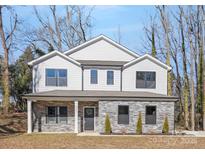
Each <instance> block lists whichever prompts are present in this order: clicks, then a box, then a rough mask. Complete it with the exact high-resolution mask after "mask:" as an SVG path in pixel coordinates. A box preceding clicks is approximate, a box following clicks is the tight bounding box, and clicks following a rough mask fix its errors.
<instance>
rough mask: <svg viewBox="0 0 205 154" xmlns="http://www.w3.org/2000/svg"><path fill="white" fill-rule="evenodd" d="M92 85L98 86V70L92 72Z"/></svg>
mask: <svg viewBox="0 0 205 154" xmlns="http://www.w3.org/2000/svg"><path fill="white" fill-rule="evenodd" d="M90 77H91V78H90V83H91V84H98V71H97V70H90Z"/></svg>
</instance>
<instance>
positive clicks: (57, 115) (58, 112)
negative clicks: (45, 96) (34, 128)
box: [45, 105, 68, 125]
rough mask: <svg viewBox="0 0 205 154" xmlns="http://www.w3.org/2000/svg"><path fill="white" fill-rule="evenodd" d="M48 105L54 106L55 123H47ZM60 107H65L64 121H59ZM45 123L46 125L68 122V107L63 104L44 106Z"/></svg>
mask: <svg viewBox="0 0 205 154" xmlns="http://www.w3.org/2000/svg"><path fill="white" fill-rule="evenodd" d="M49 107H54V108H55V110H56V112H55V116H54V118H55V123H49V120H48V118H49V115H48V112H49V110H48V109H49ZM61 107H65V108H66V111H67V112H66V120H65V121H66V122H65V123H62V122H61V120H60V108H61ZM45 123H46V124H47V125H63V124H65V125H66V124H68V107H67V106H66V105H65V106H64V105H63V106H46V121H45Z"/></svg>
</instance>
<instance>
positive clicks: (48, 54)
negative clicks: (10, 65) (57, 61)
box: [28, 50, 81, 66]
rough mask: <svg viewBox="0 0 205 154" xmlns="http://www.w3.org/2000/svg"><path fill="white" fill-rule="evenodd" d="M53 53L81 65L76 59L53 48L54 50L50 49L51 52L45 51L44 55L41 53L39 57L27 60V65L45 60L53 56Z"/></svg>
mask: <svg viewBox="0 0 205 154" xmlns="http://www.w3.org/2000/svg"><path fill="white" fill-rule="evenodd" d="M55 55H59V56H61V57H63V58H65V59H67V60H68V61H70V62H72V63H74V64H76V65H78V66H80V65H81V64H80V63H79V62H77V61H76V60H74V59H73V58H71V57H68V56H66V55H65V54H63V53H61V52H59V51H57V50H54V51H52V52H50V53H47V54H46V55H43V56H41V57H39V58H37V59H35V60H32V61H30V62H28V65H31V66H32V65H34V64H36V63H38V62H39V61H44V60H47V59H48V58H50V57H53V56H55Z"/></svg>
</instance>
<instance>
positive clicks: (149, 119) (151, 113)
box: [145, 106, 156, 124]
mask: <svg viewBox="0 0 205 154" xmlns="http://www.w3.org/2000/svg"><path fill="white" fill-rule="evenodd" d="M145 123H146V124H156V106H146V118H145Z"/></svg>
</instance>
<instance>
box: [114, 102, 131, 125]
mask: <svg viewBox="0 0 205 154" xmlns="http://www.w3.org/2000/svg"><path fill="white" fill-rule="evenodd" d="M120 107H128V122H127V123H122V122H119V118H120V117H119V115H120V114H119V108H120ZM117 117H118V118H117V123H118V124H119V125H129V123H130V107H129V105H118V112H117Z"/></svg>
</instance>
